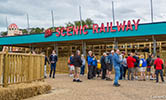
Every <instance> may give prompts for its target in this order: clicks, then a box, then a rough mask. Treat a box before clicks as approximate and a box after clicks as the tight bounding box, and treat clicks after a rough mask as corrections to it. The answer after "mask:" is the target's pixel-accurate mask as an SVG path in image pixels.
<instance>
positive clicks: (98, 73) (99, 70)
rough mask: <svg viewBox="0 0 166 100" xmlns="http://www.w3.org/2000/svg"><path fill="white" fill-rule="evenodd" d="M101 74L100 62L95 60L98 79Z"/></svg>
mask: <svg viewBox="0 0 166 100" xmlns="http://www.w3.org/2000/svg"><path fill="white" fill-rule="evenodd" d="M100 73H101V63H100V60H97V77H100Z"/></svg>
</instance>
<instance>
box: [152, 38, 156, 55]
mask: <svg viewBox="0 0 166 100" xmlns="http://www.w3.org/2000/svg"><path fill="white" fill-rule="evenodd" d="M152 39H153V54H154V56H156V40H155V38H154V36H152Z"/></svg>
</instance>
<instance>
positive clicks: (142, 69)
mask: <svg viewBox="0 0 166 100" xmlns="http://www.w3.org/2000/svg"><path fill="white" fill-rule="evenodd" d="M146 66H147V62H146V60H145V59H144V55H141V59H140V62H139V67H140V72H141V79H140V81H142V80H143V81H146V80H145V71H146Z"/></svg>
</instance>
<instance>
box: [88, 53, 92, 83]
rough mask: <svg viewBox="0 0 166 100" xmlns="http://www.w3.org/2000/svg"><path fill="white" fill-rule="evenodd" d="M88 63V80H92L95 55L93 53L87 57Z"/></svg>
mask: <svg viewBox="0 0 166 100" xmlns="http://www.w3.org/2000/svg"><path fill="white" fill-rule="evenodd" d="M87 62H88V79H89V80H90V79H92V78H93V65H92V62H93V53H92V51H89V52H88V56H87Z"/></svg>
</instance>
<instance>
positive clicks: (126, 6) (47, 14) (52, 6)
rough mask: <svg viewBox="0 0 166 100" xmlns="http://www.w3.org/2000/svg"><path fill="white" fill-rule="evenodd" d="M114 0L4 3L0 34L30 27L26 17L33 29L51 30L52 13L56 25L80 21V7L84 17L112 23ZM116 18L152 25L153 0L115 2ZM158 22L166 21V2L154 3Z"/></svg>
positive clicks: (5, 0) (17, 0)
mask: <svg viewBox="0 0 166 100" xmlns="http://www.w3.org/2000/svg"><path fill="white" fill-rule="evenodd" d="M111 2H112V0H0V31H6V16H7V18H8V24H11V23H16V24H17V25H18V27H19V28H27V21H26V14H27V13H28V14H29V19H30V27H44V28H48V27H51V26H52V25H51V10H53V11H54V18H55V26H60V25H61V26H63V25H65V23H67V22H69V21H70V22H73V21H76V20H79V10H78V8H79V6H78V5H81V7H82V18H83V19H86V18H91V19H92V20H94V22H95V23H98V24H100V23H102V22H104V23H106V22H110V21H112V6H111ZM114 4H115V5H114V6H115V19H116V21H117V20H118V21H123V20H128V19H138V18H140V19H141V23H148V22H151V19H150V0H114ZM153 8H154V21H155V22H159V21H166V0H153Z"/></svg>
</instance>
